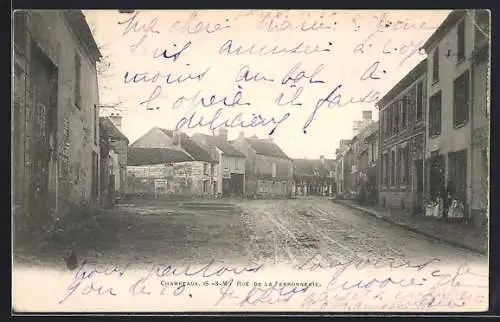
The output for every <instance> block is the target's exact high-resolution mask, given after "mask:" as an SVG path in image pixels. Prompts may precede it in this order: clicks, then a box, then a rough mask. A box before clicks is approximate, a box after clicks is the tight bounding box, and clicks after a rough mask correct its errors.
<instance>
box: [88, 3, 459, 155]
mask: <svg viewBox="0 0 500 322" xmlns="http://www.w3.org/2000/svg"><path fill="white" fill-rule="evenodd" d="M449 12H450V11H449V10H418V11H417V10H414V11H401V10H397V11H396V10H392V11H391V10H389V11H379V10H369V11H360V10H328V11H269V10H266V11H264V10H248V11H236V10H232V11H222V10H221V11H216V10H213V11H180V10H151V11H147V10H140V11H136V12H135V13H133V14H120V13H118V11H117V10H87V11H85V12H84V13H85V15H86V18H87V21H88V22H89V25H90V26H91V29H92V31H93V33H94V37H95V39H96V41H97V43H98V45H99V46H100V47H101V52H102V53H103V56H104V57H106V59H105V61H106V62H110V63H111V64H110V66H109V67H108V68H107V69H106V70H105V72H104V73H101V76H100V77H99V82H100V97H101V105H114V104H115V103H117V102H121V103H120V105H119V106H118V108H119V110H120V111H119V113H120V114H121V115H122V132H123V133H124V134H125V135H126V136H127V137H128V138H129V140H130V142H131V143H132V142H134V141H135V140H136V139H138V138H139V137H140V136H141V135H143V134H144V133H146V132H147V131H148V130H149V129H151V128H152V127H155V126H158V127H162V128H167V129H172V130H173V129H176V128H178V129H179V130H180V131H183V132H185V133H187V134H193V133H206V134H211V133H213V131H212V129H214V128H217V127H221V126H229V128H228V130H229V138H230V139H232V138H235V137H237V136H238V134H239V132H241V131H242V132H244V134H245V135H246V136H251V135H257V136H258V137H260V138H267V137H269V136H270V134H271V136H272V138H273V140H274V142H276V143H277V144H278V145H279V146H280V147H281V148H282V149H283V151H285V153H287V154H288V155H289V156H290V157H292V158H318V157H319V156H320V155H323V156H325V157H326V158H334V153H335V149H336V148H338V143H339V141H340V140H341V139H349V138H351V137H352V136H353V121H355V120H360V119H361V117H362V111H365V110H370V111H372V112H373V118H374V120H377V119H378V113H377V110H376V106H375V103H376V101H377V100H378V99H380V98H382V97H383V96H384V94H385V93H387V92H388V91H389V90H390V89H391V88H392V87H393V86H394V85H395V84H396V83H397V82H398V81H399V80H400V79H401V78H402V77H404V76H405V75H406V74H407V73H408V72H409V71H410V70H411V69H412V68H413V67H415V66H416V65H417V64H418V63H419V62H420V61H421V60H422V59H425V57H426V56H425V53H423V52H422V51H420V50H419V48H420V47H421V45H422V44H423V43H424V42H425V41H426V40H427V39H428V37H429V36H430V35H431V34H432V33H433V32H434V31H435V29H436V28H437V27H438V26H439V25H440V24H441V23H442V22H443V21H444V19H445V18H446V16H447V15H448V14H449ZM264 46H265V47H264ZM238 48H239V50H238ZM250 48H253V49H251V50H250ZM155 76H156V77H155ZM294 97H295V99H294ZM224 98H225V99H224ZM111 111H113V112H116V111H114V110H110V109H101V115H103V116H104V115H107V114H109V113H110V112H111ZM200 119H202V120H201V122H200ZM226 121H227V122H226ZM273 129H274V131H273Z"/></svg>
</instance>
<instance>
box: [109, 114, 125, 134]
mask: <svg viewBox="0 0 500 322" xmlns="http://www.w3.org/2000/svg"><path fill="white" fill-rule="evenodd" d="M108 117H109V119H110V120H111V122H113V124H114V125H115V126H116V127H117V128H118V129H119V130H120V131H121V129H122V116H121V115H120V114H118V113H111V115H110V116H108Z"/></svg>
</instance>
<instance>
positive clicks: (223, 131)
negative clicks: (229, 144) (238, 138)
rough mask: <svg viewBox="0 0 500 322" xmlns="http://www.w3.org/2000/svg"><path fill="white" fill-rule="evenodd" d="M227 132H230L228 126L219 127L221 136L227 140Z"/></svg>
mask: <svg viewBox="0 0 500 322" xmlns="http://www.w3.org/2000/svg"><path fill="white" fill-rule="evenodd" d="M227 132H228V131H227V128H225V127H221V128H220V129H219V136H220V137H221V138H223V139H224V140H225V141H227Z"/></svg>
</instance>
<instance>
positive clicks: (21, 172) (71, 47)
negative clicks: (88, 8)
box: [13, 10, 100, 216]
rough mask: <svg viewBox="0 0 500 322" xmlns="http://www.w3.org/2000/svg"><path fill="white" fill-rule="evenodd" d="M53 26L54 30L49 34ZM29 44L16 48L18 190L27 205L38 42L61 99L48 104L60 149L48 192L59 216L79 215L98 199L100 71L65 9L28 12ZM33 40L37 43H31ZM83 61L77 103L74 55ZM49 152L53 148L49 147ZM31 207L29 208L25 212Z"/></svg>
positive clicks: (55, 156) (50, 175)
mask: <svg viewBox="0 0 500 322" xmlns="http://www.w3.org/2000/svg"><path fill="white" fill-rule="evenodd" d="M49 30H50V33H49V32H48V31H49ZM25 36H26V42H25V43H24V45H23V46H21V47H19V48H16V56H15V63H16V70H18V72H19V73H18V77H17V78H16V81H17V82H19V83H20V86H16V89H17V93H16V95H17V97H18V102H19V104H16V108H18V111H16V120H15V122H14V127H15V134H16V135H15V137H14V138H13V144H16V145H17V147H16V150H15V156H14V158H15V162H16V163H17V164H18V165H19V167H18V168H16V175H17V177H16V183H15V184H16V185H18V186H16V188H17V189H16V191H18V192H19V193H20V194H21V195H20V196H18V199H17V201H18V204H19V205H20V207H21V208H22V207H23V206H24V207H25V206H26V205H28V204H29V201H30V193H31V191H32V189H33V186H32V182H33V178H32V175H33V173H32V170H31V169H32V168H31V167H32V162H33V157H34V156H33V151H34V147H35V146H34V144H35V138H36V136H37V135H40V133H35V132H36V131H35V129H34V126H33V124H34V120H35V117H37V114H36V113H37V112H36V108H37V103H38V102H36V101H35V97H34V95H33V88H34V84H35V83H34V77H35V76H36V75H34V74H33V73H32V71H31V68H32V66H33V65H32V57H31V52H32V49H33V48H35V47H34V46H35V45H36V46H38V47H39V48H40V50H41V52H42V53H43V54H44V56H46V57H47V58H48V60H49V61H50V62H51V64H52V65H53V66H54V67H55V71H56V73H55V75H57V99H56V101H57V102H56V103H55V104H54V106H50V107H49V108H51V109H53V111H54V112H56V117H55V120H54V123H55V126H56V130H55V138H54V139H55V145H56V151H55V154H54V159H53V162H52V163H51V164H50V166H49V167H50V170H49V173H48V176H49V179H48V180H49V191H50V197H49V199H50V200H52V209H53V215H54V216H64V215H65V214H70V215H71V214H76V213H78V212H80V210H85V209H88V208H89V206H92V204H94V203H95V202H97V201H98V200H92V199H91V189H92V179H93V178H92V152H95V153H96V154H97V158H98V159H100V158H99V134H98V132H99V131H97V135H96V136H95V135H94V131H95V130H96V129H95V127H96V126H98V122H97V119H96V116H95V109H94V107H95V106H99V102H98V92H97V73H96V68H95V62H93V61H92V59H91V58H90V56H89V54H88V53H87V51H86V49H84V48H83V47H82V45H81V42H80V41H79V39H78V38H77V37H76V36H75V35H74V33H73V32H72V31H71V30H70V29H69V24H68V21H67V20H66V18H65V17H64V16H63V11H60V10H54V11H29V12H28V14H27V31H26V35H25ZM31 40H33V41H31ZM77 54H78V55H79V57H80V61H81V74H80V75H81V81H80V84H81V87H80V88H81V101H80V104H79V105H78V106H77V104H75V84H76V82H75V57H76V55H77ZM47 150H48V147H47ZM25 210H27V209H24V211H25Z"/></svg>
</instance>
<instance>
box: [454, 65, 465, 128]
mask: <svg viewBox="0 0 500 322" xmlns="http://www.w3.org/2000/svg"><path fill="white" fill-rule="evenodd" d="M468 118H469V71H468V70H467V71H465V72H464V73H462V75H460V76H458V77H457V78H456V79H455V81H454V82H453V125H454V126H461V125H464V124H465V123H467V120H468Z"/></svg>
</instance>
